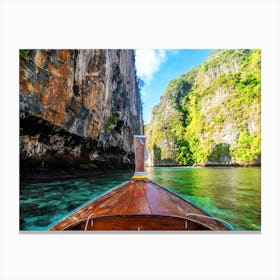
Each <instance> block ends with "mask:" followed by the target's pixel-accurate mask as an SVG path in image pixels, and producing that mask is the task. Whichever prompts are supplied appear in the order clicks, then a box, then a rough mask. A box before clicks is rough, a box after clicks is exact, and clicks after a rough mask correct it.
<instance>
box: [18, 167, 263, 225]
mask: <svg viewBox="0 0 280 280" xmlns="http://www.w3.org/2000/svg"><path fill="white" fill-rule="evenodd" d="M147 172H148V176H149V178H151V179H152V180H154V181H155V182H157V183H159V184H161V185H163V186H165V187H167V188H169V189H171V190H172V191H174V192H176V193H178V194H180V195H181V196H183V197H186V198H187V199H189V200H191V201H193V202H194V203H196V204H197V205H199V206H201V207H202V208H204V209H205V210H207V211H209V212H211V213H212V214H214V215H215V216H217V217H219V218H221V219H224V220H226V221H227V222H229V223H230V224H231V225H232V226H234V227H235V229H237V230H260V226H261V225H260V224H261V179H260V175H261V169H260V168H183V167H178V168H154V169H153V168H150V169H148V170H147ZM131 175H132V174H131V173H119V174H112V175H102V176H98V177H95V178H82V179H73V180H61V181H54V182H47V183H24V184H22V185H21V189H20V229H21V230H45V229H46V228H47V227H48V226H49V225H50V224H51V223H53V222H54V221H56V220H57V219H59V218H61V217H62V216H63V215H66V214H67V213H68V212H69V211H72V210H73V209H75V208H76V207H79V206H80V205H81V204H83V203H85V202H87V201H89V200H91V199H93V198H96V197H98V196H100V195H101V194H103V193H105V192H106V191H108V190H110V189H112V188H113V187H115V186H117V185H119V184H121V183H123V182H124V181H126V180H128V179H129V178H131Z"/></svg>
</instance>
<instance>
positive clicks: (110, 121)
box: [106, 115, 117, 131]
mask: <svg viewBox="0 0 280 280" xmlns="http://www.w3.org/2000/svg"><path fill="white" fill-rule="evenodd" d="M116 124H117V117H116V116H115V115H110V116H109V118H108V121H107V124H106V131H110V130H111V129H112V128H113V127H114V126H115V125H116Z"/></svg>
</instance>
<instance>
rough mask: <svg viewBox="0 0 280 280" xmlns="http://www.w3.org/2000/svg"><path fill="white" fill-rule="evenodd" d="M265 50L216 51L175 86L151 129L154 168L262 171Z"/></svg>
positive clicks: (159, 107)
mask: <svg viewBox="0 0 280 280" xmlns="http://www.w3.org/2000/svg"><path fill="white" fill-rule="evenodd" d="M260 55H261V53H260V50H216V51H214V52H213V53H212V54H211V55H210V56H209V57H208V59H207V60H206V61H205V62H204V63H202V64H201V65H199V66H198V67H196V68H194V69H193V70H191V71H190V72H188V73H187V74H185V75H182V76H180V77H178V78H177V79H174V80H172V81H171V82H170V83H169V85H168V87H167V89H166V91H165V93H164V94H163V95H162V97H161V100H160V103H159V104H158V105H157V106H155V107H154V109H153V113H152V121H151V123H150V124H149V125H148V126H147V127H146V129H145V130H146V134H147V136H148V140H147V146H148V148H149V151H150V155H151V156H150V161H149V165H180V164H182V165H195V164H197V165H260V163H261V148H260V144H261V135H260V123H261V118H260V109H261V87H260V80H261V79H260V75H261V61H260Z"/></svg>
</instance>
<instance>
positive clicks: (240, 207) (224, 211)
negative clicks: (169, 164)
mask: <svg viewBox="0 0 280 280" xmlns="http://www.w3.org/2000/svg"><path fill="white" fill-rule="evenodd" d="M148 174H149V177H150V178H151V179H153V180H154V181H156V182H158V183H159V184H161V185H163V186H165V187H167V188H169V189H170V190H172V191H174V192H176V193H178V194H180V195H181V196H183V197H185V198H187V199H189V200H190V201H192V202H194V203H195V204H197V205H198V206H200V207H202V208H203V209H205V210H207V211H209V212H210V213H212V214H214V215H215V216H217V217H219V218H221V219H223V220H225V221H227V222H228V223H230V224H231V225H232V226H233V227H234V228H235V229H236V230H260V229H261V169H260V168H255V167H253V168H234V167H232V168H212V167H211V168H181V167H177V168H155V169H152V168H151V169H148Z"/></svg>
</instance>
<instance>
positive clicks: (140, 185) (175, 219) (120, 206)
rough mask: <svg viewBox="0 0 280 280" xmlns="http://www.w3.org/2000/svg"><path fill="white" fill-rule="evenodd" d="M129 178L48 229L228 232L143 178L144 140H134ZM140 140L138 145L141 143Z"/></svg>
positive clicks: (190, 206)
mask: <svg viewBox="0 0 280 280" xmlns="http://www.w3.org/2000/svg"><path fill="white" fill-rule="evenodd" d="M134 139H136V140H135V154H136V161H137V159H139V158H140V160H141V161H142V164H141V163H138V164H137V163H136V168H135V174H134V176H133V178H132V179H131V180H129V181H127V182H125V183H124V184H122V185H121V186H119V187H117V188H115V189H113V190H111V191H109V192H108V193H106V194H104V195H102V196H101V197H99V198H97V199H94V200H92V201H90V202H89V203H87V204H86V205H84V206H82V207H80V208H79V209H77V210H76V211H74V212H73V213H71V214H70V215H68V216H67V217H65V218H63V219H61V220H60V221H58V222H57V223H56V224H55V225H53V226H51V227H50V228H49V230H229V227H228V226H226V225H225V224H224V223H223V222H221V221H219V220H217V219H216V218H214V217H211V216H210V215H208V214H207V213H206V212H205V211H203V210H202V209H200V208H199V207H197V206H195V205H194V204H192V203H191V202H189V201H186V200H185V199H183V198H181V197H180V196H178V195H176V194H174V193H173V192H171V191H169V190H167V189H165V188H163V187H161V186H160V185H158V184H156V183H155V182H153V181H151V180H149V179H148V178H146V174H145V171H144V152H145V145H143V144H142V143H144V144H145V138H143V139H144V140H143V139H141V137H139V136H137V137H135V138H134ZM141 140H142V143H141Z"/></svg>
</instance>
